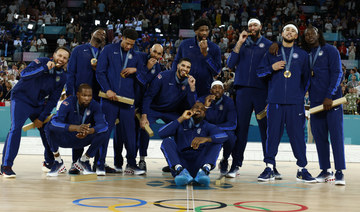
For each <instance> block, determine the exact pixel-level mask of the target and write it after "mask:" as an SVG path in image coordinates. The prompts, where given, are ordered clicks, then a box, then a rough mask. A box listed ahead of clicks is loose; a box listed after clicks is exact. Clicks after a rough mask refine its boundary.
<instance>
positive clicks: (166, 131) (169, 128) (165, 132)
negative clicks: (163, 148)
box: [159, 119, 180, 138]
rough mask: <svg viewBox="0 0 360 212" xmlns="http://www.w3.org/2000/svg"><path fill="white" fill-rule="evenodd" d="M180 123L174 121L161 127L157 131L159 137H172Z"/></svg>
mask: <svg viewBox="0 0 360 212" xmlns="http://www.w3.org/2000/svg"><path fill="white" fill-rule="evenodd" d="M179 126H180V123H179V122H178V120H177V119H176V120H174V121H172V122H170V123H168V124H167V125H165V126H163V127H162V128H160V129H159V137H160V138H167V137H170V136H174V135H175V134H176V131H177V129H178V128H179Z"/></svg>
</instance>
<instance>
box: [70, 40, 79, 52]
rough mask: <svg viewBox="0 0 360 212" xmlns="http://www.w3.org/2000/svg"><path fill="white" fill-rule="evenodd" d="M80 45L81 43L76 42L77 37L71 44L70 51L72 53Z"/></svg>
mask: <svg viewBox="0 0 360 212" xmlns="http://www.w3.org/2000/svg"><path fill="white" fill-rule="evenodd" d="M78 45H79V42H78V41H77V40H76V37H74V39H73V40H72V41H71V43H70V50H71V51H72V50H73V49H74V48H75V47H77V46H78Z"/></svg>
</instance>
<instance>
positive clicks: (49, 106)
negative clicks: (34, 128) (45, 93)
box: [38, 77, 66, 121]
mask: <svg viewBox="0 0 360 212" xmlns="http://www.w3.org/2000/svg"><path fill="white" fill-rule="evenodd" d="M61 81H62V82H61V83H59V86H58V87H57V88H55V90H54V91H53V92H52V93H51V94H50V96H49V99H48V101H47V102H46V105H45V108H44V110H43V111H42V112H41V113H40V116H39V117H38V119H39V120H40V121H44V120H45V119H46V117H47V116H49V115H50V113H51V111H52V110H53V109H54V107H55V106H56V104H57V102H58V101H59V99H60V96H61V93H62V91H63V89H64V85H65V82H66V77H61Z"/></svg>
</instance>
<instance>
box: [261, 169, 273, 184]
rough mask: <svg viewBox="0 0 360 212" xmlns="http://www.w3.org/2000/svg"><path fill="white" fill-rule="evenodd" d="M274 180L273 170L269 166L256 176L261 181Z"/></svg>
mask: <svg viewBox="0 0 360 212" xmlns="http://www.w3.org/2000/svg"><path fill="white" fill-rule="evenodd" d="M274 180H275V175H274V171H273V170H272V169H271V168H270V167H266V168H265V169H264V171H263V172H262V173H261V174H260V175H259V177H258V181H261V182H268V181H274Z"/></svg>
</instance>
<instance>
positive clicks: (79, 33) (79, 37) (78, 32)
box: [75, 23, 83, 43]
mask: <svg viewBox="0 0 360 212" xmlns="http://www.w3.org/2000/svg"><path fill="white" fill-rule="evenodd" d="M82 30H83V28H82V26H81V25H80V24H79V23H76V24H75V37H76V40H77V41H78V42H79V43H82V42H83V40H82Z"/></svg>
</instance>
